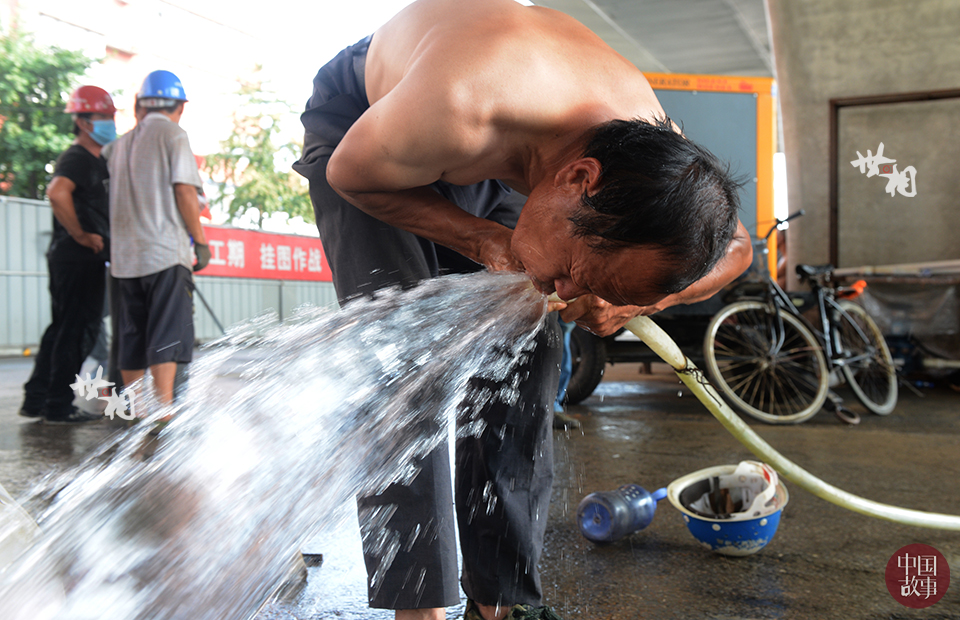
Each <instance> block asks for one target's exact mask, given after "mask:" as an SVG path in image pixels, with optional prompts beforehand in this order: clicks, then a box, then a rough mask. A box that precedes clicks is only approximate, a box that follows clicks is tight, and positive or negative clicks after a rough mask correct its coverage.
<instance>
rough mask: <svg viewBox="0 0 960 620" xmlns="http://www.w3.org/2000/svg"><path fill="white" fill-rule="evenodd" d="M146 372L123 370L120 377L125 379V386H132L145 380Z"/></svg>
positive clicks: (141, 370)
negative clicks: (135, 382)
mask: <svg viewBox="0 0 960 620" xmlns="http://www.w3.org/2000/svg"><path fill="white" fill-rule="evenodd" d="M146 372H147V371H146V370H144V369H140V370H121V371H120V376H121V377H123V384H124V385H130V384H131V383H133V382H134V381H138V380H140V379H142V378H143V375H144V374H146Z"/></svg>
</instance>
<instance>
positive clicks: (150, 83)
mask: <svg viewBox="0 0 960 620" xmlns="http://www.w3.org/2000/svg"><path fill="white" fill-rule="evenodd" d="M186 102H187V96H186V93H185V92H184V90H183V84H182V83H181V82H180V78H178V77H177V76H176V75H174V74H173V73H171V72H169V71H163V70H158V71H153V72H152V73H149V74H148V75H147V77H146V78H144V80H143V84H142V85H141V86H140V92H138V93H137V103H136V111H137V113H136V116H137V120H140V119H141V118H142V117H143V116H145V115H146V114H148V113H150V112H161V113H163V114H165V115H166V116H168V117H170V118H172V119H173V120H174V121H179V120H180V115H181V114H183V104H184V103H186Z"/></svg>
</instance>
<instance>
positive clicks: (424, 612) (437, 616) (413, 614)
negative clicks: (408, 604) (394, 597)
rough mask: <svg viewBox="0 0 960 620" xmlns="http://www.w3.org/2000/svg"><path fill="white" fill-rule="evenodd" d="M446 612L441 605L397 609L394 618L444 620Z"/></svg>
mask: <svg viewBox="0 0 960 620" xmlns="http://www.w3.org/2000/svg"><path fill="white" fill-rule="evenodd" d="M446 617H447V612H446V610H445V609H444V608H443V607H435V608H432V609H398V610H397V613H396V616H395V618H396V620H444V619H445V618H446Z"/></svg>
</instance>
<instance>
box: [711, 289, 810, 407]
mask: <svg viewBox="0 0 960 620" xmlns="http://www.w3.org/2000/svg"><path fill="white" fill-rule="evenodd" d="M703 356H704V360H705V364H706V367H707V370H708V371H709V373H710V377H711V379H713V381H714V382H715V383H716V386H717V388H719V390H720V391H721V392H722V393H723V394H724V396H726V397H727V398H728V399H729V400H730V402H732V403H733V404H734V405H735V406H736V407H738V408H739V409H741V410H743V411H744V412H745V413H748V414H749V415H751V416H753V417H755V418H757V419H759V420H763V421H764V422H769V423H771V424H798V423H800V422H803V421H805V420H807V419H809V418H811V417H813V415H814V414H816V413H817V412H818V411H820V408H821V407H822V406H823V403H824V401H825V400H826V399H827V392H828V390H829V373H828V371H827V362H826V359H825V358H824V356H823V349H822V348H821V347H820V343H819V342H818V341H817V337H816V336H814V335H813V332H811V331H810V330H809V329H808V328H807V327H806V326H805V325H804V324H803V323H802V322H801V321H800V320H799V319H797V318H796V317H794V316H793V315H791V314H788V313H786V312H776V313H775V312H774V311H773V308H771V306H770V305H768V304H766V303H763V302H760V301H738V302H736V303H733V304H730V305H729V306H727V307H725V308H723V309H722V310H720V312H719V313H718V314H717V315H716V316H715V317H713V320H712V321H710V325H709V327H708V328H707V335H706V338H705V339H704V343H703Z"/></svg>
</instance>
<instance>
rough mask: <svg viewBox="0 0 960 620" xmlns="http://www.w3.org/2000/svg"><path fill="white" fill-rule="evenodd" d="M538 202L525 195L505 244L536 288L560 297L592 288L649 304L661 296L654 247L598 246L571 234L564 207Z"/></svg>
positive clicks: (619, 301)
mask: <svg viewBox="0 0 960 620" xmlns="http://www.w3.org/2000/svg"><path fill="white" fill-rule="evenodd" d="M535 198H536V197H535V196H533V195H532V196H531V199H535ZM539 206H540V205H537V204H536V203H535V204H532V205H531V203H530V201H528V203H527V205H526V206H524V209H523V212H522V213H521V215H520V221H519V222H518V223H517V228H516V230H515V231H514V233H513V241H512V243H511V249H512V250H513V253H514V255H515V256H516V257H517V259H519V260H520V262H521V263H523V266H524V269H525V270H526V272H527V274H528V275H529V276H530V277H531V279H532V280H533V282H534V284H535V286H536V287H537V289H539V290H540V291H541V292H542V293H545V294H550V293H553V292H556V293H557V295H559V296H560V298H561V299H564V300H571V299H574V298H576V297H579V296H581V295H586V294H593V295H596V296H597V297H600V298H601V299H604V300H606V301H608V302H610V303H611V304H614V305H617V306H628V305H629V306H650V305H653V304H655V303H657V302H658V301H660V300H661V299H663V298H664V297H666V295H665V294H664V293H661V292H660V291H659V290H658V289H657V288H656V287H655V284H654V283H655V282H656V281H657V280H659V276H660V274H661V273H662V271H663V269H664V267H663V266H662V265H663V262H662V261H661V260H660V256H659V251H658V250H656V249H655V248H650V247H644V246H633V247H627V248H623V249H616V250H612V251H609V252H598V251H596V250H594V249H593V248H591V247H590V246H589V245H588V243H587V240H585V239H582V238H575V237H573V224H572V223H571V222H570V221H569V220H568V219H567V217H568V214H569V213H570V212H571V211H570V209H569V208H565V209H556V208H553V209H541V208H539ZM530 207H533V208H530ZM554 207H556V205H554ZM528 208H530V209H529V211H528ZM538 214H539V217H538Z"/></svg>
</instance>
